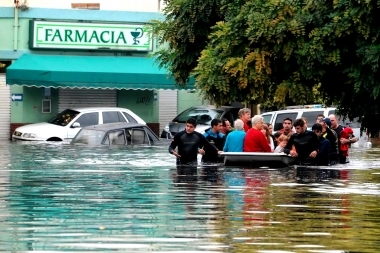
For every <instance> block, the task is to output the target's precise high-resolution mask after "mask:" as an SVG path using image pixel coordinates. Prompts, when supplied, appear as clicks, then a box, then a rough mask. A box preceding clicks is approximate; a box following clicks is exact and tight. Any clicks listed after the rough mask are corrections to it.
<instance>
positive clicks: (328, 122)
mask: <svg viewBox="0 0 380 253" xmlns="http://www.w3.org/2000/svg"><path fill="white" fill-rule="evenodd" d="M322 121H323V122H325V123H326V125H328V126H329V127H331V120H330V119H329V118H324V119H322Z"/></svg>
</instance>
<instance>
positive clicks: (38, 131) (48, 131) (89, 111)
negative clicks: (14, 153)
mask: <svg viewBox="0 0 380 253" xmlns="http://www.w3.org/2000/svg"><path fill="white" fill-rule="evenodd" d="M117 122H133V123H140V124H144V125H145V124H146V123H145V121H144V120H142V119H141V118H140V117H139V116H137V115H136V114H135V113H133V112H132V111H131V110H128V109H125V108H117V107H92V108H76V109H66V110H64V111H62V112H61V113H59V114H57V115H56V116H55V117H53V118H52V119H51V120H49V121H48V122H43V123H35V124H29V125H25V126H22V127H18V128H16V130H15V131H14V133H13V135H12V139H13V140H25V141H64V140H71V139H73V138H74V136H75V135H76V134H77V133H78V132H79V130H81V129H82V127H86V126H92V125H98V124H106V123H117Z"/></svg>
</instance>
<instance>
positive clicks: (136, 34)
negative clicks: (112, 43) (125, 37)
mask: <svg viewBox="0 0 380 253" xmlns="http://www.w3.org/2000/svg"><path fill="white" fill-rule="evenodd" d="M140 31H141V32H140ZM131 35H132V37H133V44H132V45H138V44H140V41H139V40H138V39H139V38H141V37H142V36H143V35H144V30H143V29H142V28H136V30H135V31H132V32H131Z"/></svg>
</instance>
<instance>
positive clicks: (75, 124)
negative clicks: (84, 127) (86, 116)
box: [71, 122, 80, 128]
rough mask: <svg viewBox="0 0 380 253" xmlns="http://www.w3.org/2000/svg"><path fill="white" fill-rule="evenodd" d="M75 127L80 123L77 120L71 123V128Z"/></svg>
mask: <svg viewBox="0 0 380 253" xmlns="http://www.w3.org/2000/svg"><path fill="white" fill-rule="evenodd" d="M77 127H80V123H79V122H74V123H73V124H72V125H71V128H77Z"/></svg>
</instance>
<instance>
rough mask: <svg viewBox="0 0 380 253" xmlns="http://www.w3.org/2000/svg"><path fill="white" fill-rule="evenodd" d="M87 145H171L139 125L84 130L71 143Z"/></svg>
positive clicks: (119, 124) (115, 124) (93, 127)
mask: <svg viewBox="0 0 380 253" xmlns="http://www.w3.org/2000/svg"><path fill="white" fill-rule="evenodd" d="M71 143H73V144H87V145H124V146H128V145H130V146H132V145H169V142H168V141H167V140H166V139H165V140H162V139H160V138H158V137H157V135H155V134H154V132H153V131H152V130H151V129H150V128H149V127H148V126H146V125H143V124H139V123H130V122H128V123H109V124H102V125H95V126H88V127H84V128H82V129H81V130H80V131H79V132H78V134H77V135H76V136H75V137H74V139H73V140H72V141H71Z"/></svg>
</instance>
